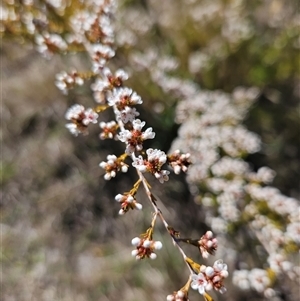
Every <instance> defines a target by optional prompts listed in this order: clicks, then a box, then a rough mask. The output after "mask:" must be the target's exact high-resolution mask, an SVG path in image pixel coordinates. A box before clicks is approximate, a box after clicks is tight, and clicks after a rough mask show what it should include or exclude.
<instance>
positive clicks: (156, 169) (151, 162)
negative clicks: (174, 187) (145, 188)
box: [132, 148, 170, 184]
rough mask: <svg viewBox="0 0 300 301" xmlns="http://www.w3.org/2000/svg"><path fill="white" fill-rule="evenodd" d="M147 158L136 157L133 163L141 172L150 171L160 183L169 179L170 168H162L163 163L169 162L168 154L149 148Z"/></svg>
mask: <svg viewBox="0 0 300 301" xmlns="http://www.w3.org/2000/svg"><path fill="white" fill-rule="evenodd" d="M146 154H147V160H145V159H143V157H142V156H138V157H135V158H134V161H133V163H132V165H133V166H134V167H135V168H137V169H138V170H139V171H140V172H146V171H147V172H150V173H152V174H153V175H154V176H155V177H156V179H158V180H159V182H160V183H162V184H163V183H164V182H165V181H168V180H169V174H170V172H169V171H168V170H162V169H161V168H162V165H163V164H165V163H166V162H167V155H166V154H165V153H164V152H163V151H161V150H159V149H152V148H149V149H147V151H146Z"/></svg>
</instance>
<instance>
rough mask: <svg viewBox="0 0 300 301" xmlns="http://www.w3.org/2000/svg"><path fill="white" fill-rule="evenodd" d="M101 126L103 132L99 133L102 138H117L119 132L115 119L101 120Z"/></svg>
mask: <svg viewBox="0 0 300 301" xmlns="http://www.w3.org/2000/svg"><path fill="white" fill-rule="evenodd" d="M99 126H100V128H101V129H102V132H101V133H100V135H99V137H100V139H101V140H104V139H113V138H115V139H117V137H116V133H117V129H118V125H117V123H116V122H115V121H114V120H112V121H109V122H104V121H101V122H100V123H99Z"/></svg>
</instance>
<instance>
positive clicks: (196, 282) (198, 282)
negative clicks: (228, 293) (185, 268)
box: [191, 273, 208, 295]
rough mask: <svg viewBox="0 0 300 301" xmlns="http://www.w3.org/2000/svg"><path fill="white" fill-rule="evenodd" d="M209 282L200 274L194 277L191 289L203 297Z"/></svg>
mask: <svg viewBox="0 0 300 301" xmlns="http://www.w3.org/2000/svg"><path fill="white" fill-rule="evenodd" d="M207 284H208V282H207V280H206V277H205V275H204V274H203V273H199V274H198V275H195V274H194V275H192V283H191V288H192V289H194V290H198V292H199V294H201V295H203V294H204V293H205V288H206V286H207Z"/></svg>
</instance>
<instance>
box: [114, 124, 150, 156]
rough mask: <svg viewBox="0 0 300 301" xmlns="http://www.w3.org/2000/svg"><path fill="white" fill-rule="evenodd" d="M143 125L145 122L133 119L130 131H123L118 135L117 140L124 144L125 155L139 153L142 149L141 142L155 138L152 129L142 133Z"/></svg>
mask: <svg viewBox="0 0 300 301" xmlns="http://www.w3.org/2000/svg"><path fill="white" fill-rule="evenodd" d="M145 124H146V122H145V121H141V120H140V119H135V120H133V121H132V127H133V129H132V130H127V129H123V130H122V131H121V132H120V133H119V135H118V138H119V140H120V141H122V142H124V143H125V144H126V149H125V153H126V154H128V155H132V154H133V153H134V152H135V151H141V150H142V149H143V141H145V140H147V139H153V138H154V137H155V133H154V132H152V128H148V129H147V130H146V131H145V132H142V128H143V127H144V125H145Z"/></svg>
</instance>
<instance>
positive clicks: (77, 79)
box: [55, 71, 84, 94]
mask: <svg viewBox="0 0 300 301" xmlns="http://www.w3.org/2000/svg"><path fill="white" fill-rule="evenodd" d="M83 84H84V80H83V78H82V77H81V76H80V75H79V74H78V73H77V71H72V72H71V73H67V72H65V71H62V72H61V73H58V74H57V75H56V82H55V85H56V86H57V88H58V89H59V90H61V91H62V93H63V94H68V91H69V89H71V88H73V87H74V86H75V85H78V86H82V85H83Z"/></svg>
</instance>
